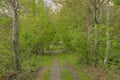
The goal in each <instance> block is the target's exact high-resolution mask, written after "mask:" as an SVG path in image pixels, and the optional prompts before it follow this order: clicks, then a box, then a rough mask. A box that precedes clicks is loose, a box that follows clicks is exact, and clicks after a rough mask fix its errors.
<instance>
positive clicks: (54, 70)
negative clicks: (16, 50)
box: [2, 54, 120, 80]
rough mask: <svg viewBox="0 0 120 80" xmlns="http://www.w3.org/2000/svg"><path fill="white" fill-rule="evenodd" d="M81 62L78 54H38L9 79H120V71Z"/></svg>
mask: <svg viewBox="0 0 120 80" xmlns="http://www.w3.org/2000/svg"><path fill="white" fill-rule="evenodd" d="M36 62H37V63H36ZM79 62H80V61H79V58H78V55H76V54H55V55H50V56H41V57H39V56H38V58H37V57H35V58H34V59H33V62H32V63H31V65H30V64H29V65H27V63H24V65H25V66H24V65H23V66H24V71H23V72H21V73H18V74H17V75H15V77H14V78H11V79H9V80H120V78H119V73H117V74H115V73H113V72H111V73H112V74H110V72H107V71H104V70H102V69H101V68H95V67H93V66H87V65H84V64H83V65H80V63H79ZM30 66H31V67H30ZM2 80H7V79H5V78H4V79H2Z"/></svg>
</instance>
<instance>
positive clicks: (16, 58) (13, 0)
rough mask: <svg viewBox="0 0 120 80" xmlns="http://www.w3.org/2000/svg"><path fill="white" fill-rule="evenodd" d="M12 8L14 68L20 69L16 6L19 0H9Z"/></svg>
mask: <svg viewBox="0 0 120 80" xmlns="http://www.w3.org/2000/svg"><path fill="white" fill-rule="evenodd" d="M10 2H11V5H12V9H13V33H12V37H13V38H12V42H13V55H14V61H15V69H16V70H20V60H19V54H20V52H19V24H18V7H19V0H10Z"/></svg>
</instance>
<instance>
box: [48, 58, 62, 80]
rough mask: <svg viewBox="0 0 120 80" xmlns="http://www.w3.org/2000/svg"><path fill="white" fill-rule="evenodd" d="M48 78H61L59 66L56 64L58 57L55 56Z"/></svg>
mask: <svg viewBox="0 0 120 80" xmlns="http://www.w3.org/2000/svg"><path fill="white" fill-rule="evenodd" d="M50 80H61V75H60V68H59V64H58V58H57V57H56V58H55V62H54V64H53V65H52V67H51V76H50Z"/></svg>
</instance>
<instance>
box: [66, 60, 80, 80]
mask: <svg viewBox="0 0 120 80" xmlns="http://www.w3.org/2000/svg"><path fill="white" fill-rule="evenodd" d="M67 68H68V69H69V70H70V72H71V74H72V76H73V79H74V80H81V79H80V77H79V75H78V74H77V72H76V70H75V69H74V68H73V66H72V65H71V64H70V63H69V62H67Z"/></svg>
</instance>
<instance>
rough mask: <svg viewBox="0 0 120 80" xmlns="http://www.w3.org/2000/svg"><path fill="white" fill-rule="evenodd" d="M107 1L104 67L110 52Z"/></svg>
mask: <svg viewBox="0 0 120 80" xmlns="http://www.w3.org/2000/svg"><path fill="white" fill-rule="evenodd" d="M109 7H110V6H109V0H107V31H106V37H107V41H106V50H105V58H104V65H106V64H107V62H108V56H109V50H110V34H109Z"/></svg>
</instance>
